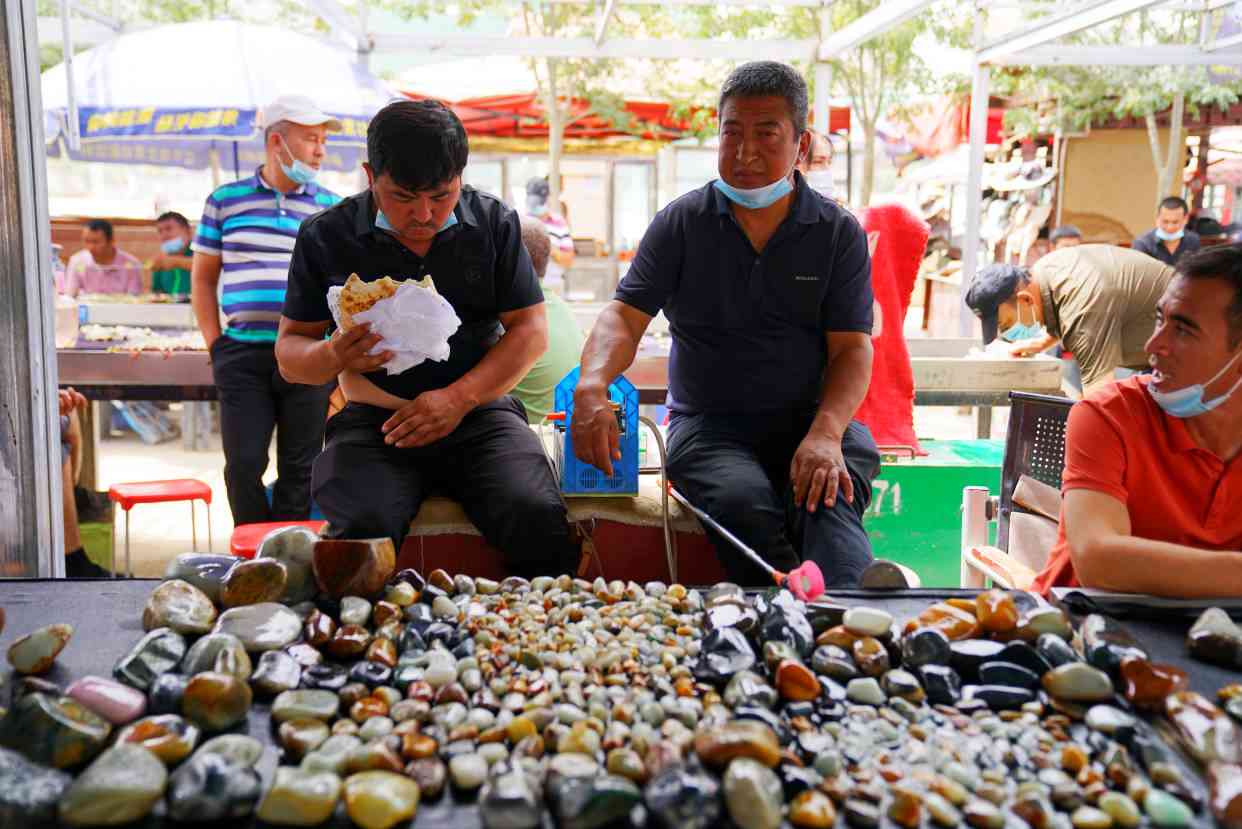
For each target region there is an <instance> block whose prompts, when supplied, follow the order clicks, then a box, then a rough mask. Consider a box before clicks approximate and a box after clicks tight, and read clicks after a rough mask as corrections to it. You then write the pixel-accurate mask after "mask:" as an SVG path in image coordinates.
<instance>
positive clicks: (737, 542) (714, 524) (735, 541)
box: [669, 487, 777, 576]
mask: <svg viewBox="0 0 1242 829" xmlns="http://www.w3.org/2000/svg"><path fill="white" fill-rule="evenodd" d="M669 492H670V493H672V496H673V497H674V498H676V499H677V501H678V503H680V504H681V505H682V506H684V507H685V508H686V509H688V510H690V511H691V512H693V513H694V514H695V515H697V516H698V517H699V520H700V521H702V522H703V523H704V524H706V525H707V526H709V527H711V528H712V529H713V530H715V531H716V532H718V533H720V534H721V535H722V536H724V537H725V540H727V541H728V542H729V543H730V544H732V545H733V546H734V547H736V548H737V549H738V550H740V551H741V552H743V553H745V554H746V557H747V558H749V559H750V560H751V561H753V562H754V563H755V564H757V565H759V566H760V567H762V568H763V569H764V570H765V571H767V573H768V574H770V575H772V576H775V575H777V572H776V568H775V567H773V566H772V565H771V564H768V563H767V562H766V561H764V560H763V557H762V556H760V555H759V554H758V553H756V552H755V551H754V550H752V549H751V548H750V547H749V546H747V544H746V542H744V541H742V539H740V538H738V537H737V536H736V535H734V534H733V533H731V532H729V531H728V530H727V529H725V528H724V527H723V526H721V525H720V522H718V521H717V520H716V519H715V518H712V517H711V516H710V515H708V514H707V513H705V512H703V510H701V509H699V508H698V507H696V506H695V505H694V504H692V503H690V502H689V501H687V500H686V496H684V495H682V494H681V493H680V492H678V491H677V490H676V489H675V488H672V487H670V488H669Z"/></svg>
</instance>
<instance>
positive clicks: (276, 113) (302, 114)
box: [260, 95, 341, 132]
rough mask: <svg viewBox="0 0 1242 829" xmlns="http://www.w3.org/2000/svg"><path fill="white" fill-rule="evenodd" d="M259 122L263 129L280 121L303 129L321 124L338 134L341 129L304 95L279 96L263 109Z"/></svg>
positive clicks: (336, 122) (337, 123) (339, 125)
mask: <svg viewBox="0 0 1242 829" xmlns="http://www.w3.org/2000/svg"><path fill="white" fill-rule="evenodd" d="M260 121H261V123H260V126H261V127H263V128H264V129H266V128H267V127H270V126H271V125H272V124H275V123H277V122H280V121H289V122H290V123H293V124H301V125H302V126H304V127H318V126H320V125H321V124H322V125H324V126H326V127H327V128H328V129H329V130H330V131H331V132H339V131H340V129H341V122H340V121H339V120H338V119H336V118H333V117H332V116H331V115H328V114H327V113H326V112H323V111H322V110H320V109H319V107H317V106H315V103H314V102H313V101H312V100H311V99H310V98H307V97H306V96H305V95H281V96H280V97H279V98H277V99H276V100H274V101H272V102H271V103H270V104H268V105H267V106H265V107H264V108H263V111H262V113H260Z"/></svg>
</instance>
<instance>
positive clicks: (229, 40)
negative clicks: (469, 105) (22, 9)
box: [42, 20, 395, 114]
mask: <svg viewBox="0 0 1242 829" xmlns="http://www.w3.org/2000/svg"><path fill="white" fill-rule="evenodd" d="M73 73H74V86H75V91H76V93H77V98H78V101H77V102H78V106H93V107H99V108H109V109H113V108H118V107H157V108H168V109H189V108H198V107H234V108H237V109H242V110H253V109H260V108H262V107H263V106H264V105H266V104H267V103H268V102H269V101H271V100H272V99H273V98H275V97H277V96H278V95H285V94H303V95H309V96H310V97H311V98H312V99H313V100H314V101H315V103H316V104H317V105H318V106H319V107H320V108H321V109H324V110H326V111H328V112H334V113H356V114H367V113H374V112H375V111H376V110H378V109H379V108H380V107H382V106H383V105H384V104H385V103H387V102H388V101H389V100H391V99H392V98H393V97H395V93H394V92H393V91H392V90H391V89H390V88H389V87H388V85H387V84H385V83H384V82H383V81H380V80H379V79H377V78H375V77H374V76H372V75H371V74H370V73H369V72H367V71H366V69H365V68H364V67H363V66H362V65H361V64H360V62H359V61H358V55H357V54H356V53H355V52H352V51H350V50H348V49H346V48H344V47H341V46H339V45H337V44H334V43H330V42H328V41H325V40H320V39H318V38H314V37H310V36H307V35H303V34H299V33H297V32H291V31H289V30H287V29H282V28H277V27H274V26H259V25H255V24H250V23H240V22H237V21H231V20H212V21H205V22H198V23H180V24H176V25H171V26H159V27H156V28H152V29H144V30H142V31H138V32H133V33H130V34H124V35H121V36H119V37H117V38H115V39H113V40H110V41H107V42H106V43H102V44H100V45H99V46H96V47H94V48H93V49H89V50H87V51H85V52H83V53H81V54H79V55H75V56H74V59H73ZM42 86H43V107H44V109H45V110H62V111H63V110H65V109H66V108H67V107H68V91H67V86H66V83H65V67H64V64H59V65H57V66H54V67H52V68H51V69H49V70H47V71H46V72H44V73H43V77H42Z"/></svg>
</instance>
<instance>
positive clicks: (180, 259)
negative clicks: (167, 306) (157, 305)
mask: <svg viewBox="0 0 1242 829" xmlns="http://www.w3.org/2000/svg"><path fill="white" fill-rule="evenodd" d="M155 232H156V233H158V234H159V237H160V253H159V255H158V256H156V257H155V258H154V259H152V260H151V261H150V263H149V264H148V267H149V268H150V269H151V290H152V292H154V293H157V294H168V295H169V296H172V297H175V298H176V299H177V300H178V301H180V302H184V301H186V300H188V299H189V298H190V268H191V267H192V258H193V256H194V251H193V249H192V248H191V247H190V239H191V238H192V237H193V235H194V234H193V232H192V231H191V230H190V222H189V220H187V219H186V217H185V216H182V215H181V214H180V213H177V212H176V211H173V210H170V211H168V212H166V213H161V214H160V217H159V218H158V219H156V220H155Z"/></svg>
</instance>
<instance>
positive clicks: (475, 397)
mask: <svg viewBox="0 0 1242 829" xmlns="http://www.w3.org/2000/svg"><path fill="white" fill-rule="evenodd" d="M547 349H548V329H547V327H546V325H539V324H535V323H524V324H522V325H519V326H516V327H514V328H512V329H509V330H508V331H506V332H505V334H504V336H503V337H501V338H500V341H499V342H498V343H496V345H494V346H492V348H491V349H490V350H489V351H488V352H487V354H485V355H484V356H483V359H482V360H480V361H479V363H478V365H476V366H475V367H474V368H472V369H470V371H468V372H466V373H465V374H464V375H462V377H461V379H459V380H457V382H455V383H453V384H451V385H450V386H449V387H448V388H449V389H450V390H451V391H453V392H455V393H456V394H458V395H459V396H460V397H461V399H462V400H463V401H464V402H465V403H466V404H467V405H469V407H470V408H472V409H473V408H477V407H479V406H482V405H483V404H484V403H491V402H492V401H493V400H496V399H498V398H499V397H501V396H502V395H505V394H508V393H509V392H510V390H512V389H513V387H514V386H516V385H517V384H518V383H520V382H521V380H522V378H523V377H525V376H526V374H527V373H528V372H529V371H530V369H531V367H532V366H533V365H534V364H535V362H536V361H537V360H538V359H539V357H540V355H542V354H543V353H544V352H545V351H547Z"/></svg>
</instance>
